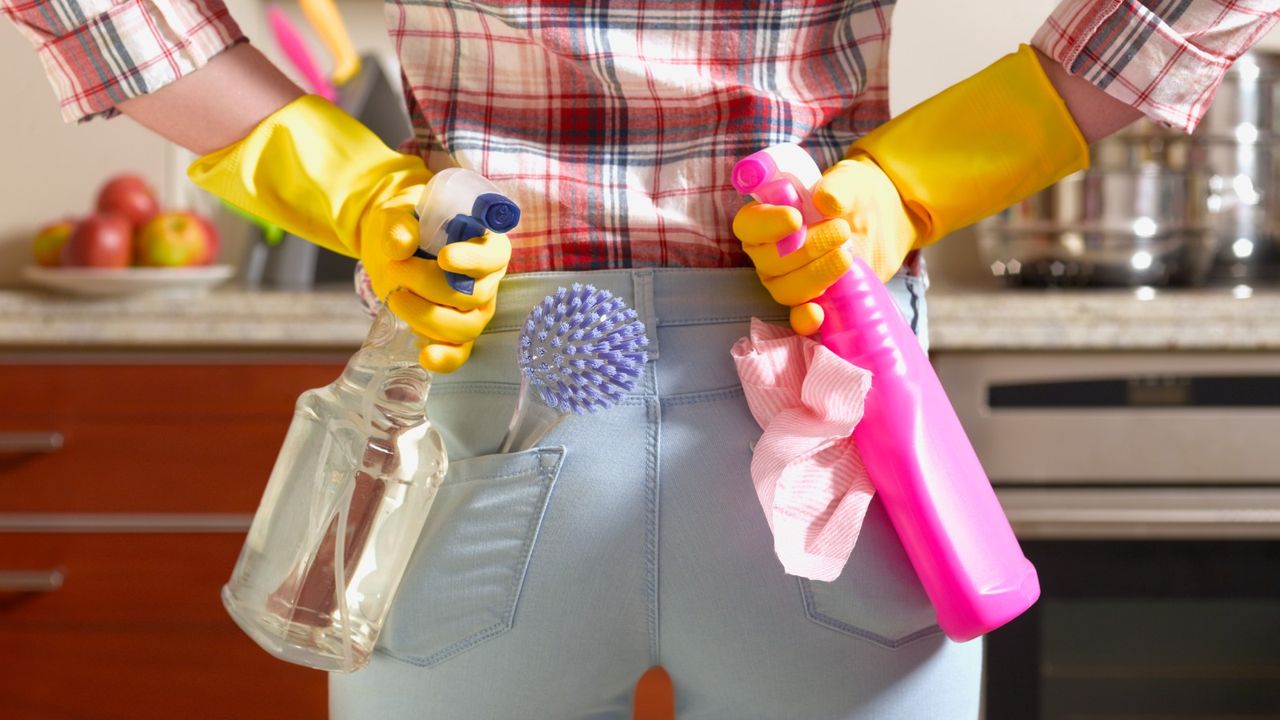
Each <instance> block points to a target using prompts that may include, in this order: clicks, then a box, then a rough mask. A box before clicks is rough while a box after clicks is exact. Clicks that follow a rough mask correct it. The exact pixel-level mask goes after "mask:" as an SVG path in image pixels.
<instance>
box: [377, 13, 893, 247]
mask: <svg viewBox="0 0 1280 720" xmlns="http://www.w3.org/2000/svg"><path fill="white" fill-rule="evenodd" d="M892 5H893V3H892V2H891V1H886V2H881V1H879V0H799V1H797V0H790V1H772V2H767V1H766V2H758V3H756V2H749V3H724V4H717V3H671V2H654V1H652V0H650V1H648V2H646V1H645V0H631V1H629V2H620V1H618V0H609V1H602V2H594V3H584V2H540V3H523V2H522V3H514V2H511V3H508V2H477V1H467V0H388V2H387V3H386V6H385V7H386V13H387V20H388V26H389V28H390V32H391V35H392V38H393V40H394V41H395V43H396V47H397V51H398V53H399V57H400V62H401V66H402V68H403V72H404V82H405V89H406V99H407V100H408V103H409V110H410V116H411V118H412V120H413V124H414V127H415V138H414V140H413V141H411V143H410V146H409V147H408V148H406V149H407V150H410V151H414V152H418V153H420V154H422V155H423V156H424V157H425V158H426V159H427V161H428V164H429V165H430V166H431V167H433V168H440V167H447V166H450V165H460V166H462V167H466V168H470V169H473V170H476V171H478V172H481V173H483V174H484V175H486V176H488V177H489V178H490V179H492V180H493V181H494V182H495V183H497V184H498V185H499V186H500V187H502V189H503V191H504V192H506V193H507V194H509V195H510V196H511V197H512V198H513V199H515V200H516V202H517V203H519V204H520V206H521V209H522V211H523V217H522V221H521V225H520V228H519V229H518V230H517V231H516V232H514V233H512V235H511V237H512V243H513V246H514V248H515V250H514V255H513V258H512V264H511V271H512V272H529V271H535V270H550V269H554V270H589V269H602V268H625V267H664V266H665V267H670V266H678V267H732V266H742V265H748V264H749V261H748V259H747V258H746V256H745V255H744V254H743V253H742V252H741V249H740V245H739V243H738V241H737V240H736V239H735V238H734V237H733V235H732V232H731V222H732V217H733V213H734V212H735V211H736V210H737V209H738V207H740V206H741V205H742V202H743V198H742V197H740V196H739V195H738V194H737V193H736V192H735V191H734V190H733V188H732V186H731V185H730V183H729V172H730V169H731V168H732V166H733V163H734V162H735V161H736V160H737V159H739V158H741V157H743V156H745V155H747V154H750V153H751V152H754V151H755V150H758V149H760V148H761V147H765V146H767V145H771V144H774V143H779V142H788V141H790V142H800V143H801V144H802V145H803V146H804V147H805V148H806V149H808V150H809V152H810V153H811V154H812V155H813V156H814V157H815V159H816V160H817V161H818V164H819V165H820V166H823V167H825V166H827V165H829V164H831V163H833V162H835V160H837V159H838V158H839V157H840V155H841V153H842V152H843V150H844V148H845V147H847V146H848V144H849V143H850V142H852V141H853V140H854V139H855V138H857V137H858V136H859V135H862V134H864V133H866V132H867V131H868V130H870V129H871V128H873V127H875V126H876V125H879V124H880V123H882V122H884V121H885V120H886V119H888V113H889V109H888V90H887V86H886V81H887V67H886V64H887V59H888V38H889V19H890V13H891V11H892Z"/></svg>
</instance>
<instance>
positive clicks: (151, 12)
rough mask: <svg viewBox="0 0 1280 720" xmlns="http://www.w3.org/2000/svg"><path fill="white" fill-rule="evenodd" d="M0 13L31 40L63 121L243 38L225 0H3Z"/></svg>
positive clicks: (149, 87)
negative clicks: (51, 86) (51, 87)
mask: <svg viewBox="0 0 1280 720" xmlns="http://www.w3.org/2000/svg"><path fill="white" fill-rule="evenodd" d="M0 13H3V14H4V15H5V16H6V17H8V18H9V19H10V20H12V21H13V22H14V24H16V25H17V27H18V30H19V32H21V33H22V34H23V35H24V36H25V37H26V38H27V39H28V40H30V41H31V44H32V45H34V46H35V48H36V53H37V54H38V55H39V57H40V61H41V63H42V64H43V65H44V70H45V73H46V74H47V75H48V77H49V82H50V83H51V84H52V85H53V90H54V92H55V93H56V94H57V96H58V103H59V105H60V106H61V109H62V118H63V120H66V121H67V122H83V121H86V120H90V119H92V118H94V117H97V116H104V117H111V116H113V115H117V114H119V111H117V110H116V105H117V104H118V103H120V102H122V101H124V100H127V99H129V98H131V97H136V96H138V95H143V94H146V93H149V92H153V91H155V90H157V89H159V88H161V87H164V86H165V85H167V84H169V83H171V82H173V81H174V80H177V79H178V78H180V77H182V76H184V75H188V74H190V73H192V72H195V71H196V70H198V69H200V68H201V67H203V66H204V65H205V63H207V62H209V60H210V59H211V58H213V57H214V56H215V55H217V54H218V53H220V52H222V51H224V50H226V49H227V48H229V47H231V46H233V45H236V44H237V43H240V42H244V41H245V37H244V35H243V34H242V33H241V32H240V27H239V26H238V25H237V24H236V22H235V20H233V19H232V18H231V15H230V14H229V13H228V12H227V8H226V6H225V5H223V3H222V0H0Z"/></svg>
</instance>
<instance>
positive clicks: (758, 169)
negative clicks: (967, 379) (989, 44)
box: [733, 144, 1040, 642]
mask: <svg viewBox="0 0 1280 720" xmlns="http://www.w3.org/2000/svg"><path fill="white" fill-rule="evenodd" d="M820 177H821V171H820V170H819V169H818V166H817V165H816V164H815V163H814V161H813V158H811V157H810V156H809V154H808V153H807V152H805V151H804V150H803V149H802V148H800V147H799V146H797V145H791V144H784V145H775V146H773V147H769V148H766V149H764V150H761V151H759V152H756V153H753V154H751V155H749V156H747V157H746V158H743V159H742V160H740V161H739V162H738V163H737V164H736V165H735V166H734V168H733V185H734V188H736V189H737V190H738V192H740V193H742V194H744V195H751V196H752V197H754V198H755V199H756V200H759V201H760V202H763V203H769V204H774V205H789V206H791V207H794V208H796V209H798V210H800V211H801V214H802V215H804V218H805V223H806V224H810V223H812V222H815V221H820V220H822V219H825V218H823V216H822V215H821V213H818V212H817V210H816V209H815V208H814V207H813V201H812V198H811V196H810V190H811V189H812V188H813V186H814V184H816V183H817V181H818V179H819V178H820ZM797 236H798V237H797ZM804 237H805V228H801V229H800V230H799V231H797V232H796V233H793V234H792V235H790V236H788V237H786V238H784V239H783V241H781V242H779V243H778V253H779V254H780V255H786V254H787V253H790V252H794V251H795V250H796V249H798V248H799V247H800V246H801V245H802V244H803V243H804ZM815 302H817V303H818V304H819V305H820V306H821V307H822V310H823V313H824V318H823V322H822V327H821V333H822V344H823V345H825V346H826V347H827V348H829V349H830V350H832V351H833V352H835V354H836V355H839V356H840V357H841V358H843V359H845V360H847V361H849V362H850V363H852V364H854V365H856V366H858V367H861V368H864V369H866V370H869V371H871V375H872V384H871V390H870V392H869V393H868V394H867V399H866V407H865V410H864V413H863V417H862V421H861V422H859V423H858V426H857V427H856V428H855V429H854V431H853V439H854V443H855V444H856V445H857V447H858V452H859V454H860V455H861V456H862V461H863V464H864V465H865V466H866V468H867V472H868V474H869V475H870V476H871V481H872V483H873V484H874V485H875V488H876V493H877V494H878V495H879V496H880V498H881V500H882V502H883V503H884V508H885V512H886V513H887V514H888V516H889V519H890V521H892V523H893V526H894V529H895V530H896V531H897V533H898V538H899V539H900V540H901V541H902V545H903V547H904V548H905V550H906V552H907V557H909V558H910V560H911V564H912V566H913V567H914V568H915V571H916V574H917V575H918V576H919V578H920V583H921V584H922V585H923V586H924V590H925V593H927V594H928V596H929V600H930V601H931V602H932V603H933V607H934V610H935V612H936V613H937V616H938V625H939V626H941V628H942V630H943V632H945V633H946V634H947V637H949V638H951V639H952V640H955V641H957V642H964V641H966V640H971V639H973V638H975V637H978V636H979V635H983V634H985V633H987V632H990V631H992V630H994V629H996V628H998V627H1000V626H1001V625H1003V624H1005V623H1006V622H1008V621H1010V620H1012V619H1013V618H1015V617H1017V616H1018V615H1021V614H1022V613H1023V612H1024V611H1025V610H1026V609H1027V608H1029V607H1031V605H1032V604H1033V603H1035V601H1036V600H1037V599H1038V598H1039V597H1040V582H1039V579H1038V578H1037V576H1036V570H1035V567H1034V566H1033V565H1032V564H1031V562H1030V561H1029V560H1027V558H1026V556H1025V555H1023V553H1022V548H1021V547H1020V546H1019V545H1018V539H1017V538H1016V537H1015V536H1014V534H1013V528H1012V527H1011V526H1010V525H1009V519H1008V518H1007V517H1006V516H1005V514H1004V509H1003V508H1001V507H1000V502H999V500H997V499H996V494H995V491H994V490H993V489H992V487H991V482H990V481H989V480H988V479H987V475H986V472H985V471H984V470H983V469H982V465H981V463H980V462H979V461H978V456H977V453H975V452H974V450H973V446H972V445H971V444H970V443H969V438H968V436H967V435H965V432H964V428H963V427H961V426H960V420H959V418H957V417H956V412H955V409H954V408H952V406H951V402H950V401H949V400H948V399H947V395H946V393H945V392H944V391H943V389H942V384H941V383H940V382H939V381H938V376H937V375H936V374H935V373H934V372H933V366H932V365H930V364H929V359H928V357H927V356H926V355H925V352H924V350H923V348H921V347H920V343H919V342H918V341H917V340H916V337H915V334H914V333H913V332H912V331H911V328H910V327H909V326H908V325H907V323H906V321H905V320H904V319H903V317H902V315H901V313H900V312H899V310H898V307H897V305H896V304H895V303H894V301H893V298H892V297H891V296H890V295H889V290H888V289H887V288H886V287H885V286H884V284H883V283H881V282H880V280H879V278H877V277H876V275H875V273H874V272H872V270H871V268H870V267H868V266H867V264H866V263H865V262H863V260H862V259H861V258H855V259H854V262H853V267H852V268H851V269H850V270H849V272H847V273H845V274H844V276H843V277H841V278H840V279H839V280H837V281H836V282H835V283H834V284H833V285H832V286H831V287H829V288H828V289H827V291H826V292H825V293H823V294H822V295H821V296H820V297H818V298H817V299H816V300H815Z"/></svg>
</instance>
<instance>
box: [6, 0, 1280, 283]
mask: <svg viewBox="0 0 1280 720" xmlns="http://www.w3.org/2000/svg"><path fill="white" fill-rule="evenodd" d="M892 6H893V2H892V0H790V1H788V2H782V1H781V0H779V1H776V2H759V3H743V2H709V3H700V4H698V5H696V6H695V5H693V4H689V5H685V4H683V3H670V2H655V1H654V0H647V1H646V0H610V2H602V3H584V2H567V1H563V0H561V1H550V0H547V1H543V2H519V3H516V2H501V1H498V0H490V1H481V0H388V2H387V3H386V5H385V8H386V15H387V22H388V26H389V29H390V32H391V35H392V38H393V39H394V40H395V43H396V47H397V50H398V53H399V57H400V61H401V65H402V71H403V77H404V89H405V95H406V100H407V102H408V106H409V110H410V116H411V118H412V120H413V123H414V126H415V128H416V133H415V137H414V138H413V139H411V140H410V141H409V142H408V143H407V144H406V145H405V147H404V149H405V150H406V151H409V152H417V153H420V154H421V155H422V156H423V157H424V158H426V160H427V161H428V164H429V165H430V166H432V167H436V168H439V167H443V166H446V165H461V166H463V167H468V168H471V169H474V170H477V171H479V172H481V173H483V174H485V175H487V176H489V177H490V178H491V179H493V180H494V181H495V182H497V183H498V184H499V185H500V186H501V187H502V188H503V189H504V191H506V192H508V193H509V194H510V195H511V196H512V197H513V198H514V199H515V200H516V201H517V202H519V203H520V205H521V207H522V209H523V211H524V216H523V220H522V223H521V227H520V229H519V231H518V232H516V233H513V234H512V242H513V245H514V247H515V253H514V256H513V259H512V267H511V270H512V271H513V272H526V271H533V270H547V269H568V270H585V269H596V268H615V267H641V266H688V267H718V266H738V265H746V264H748V263H749V261H748V259H747V258H746V257H745V255H743V253H742V252H741V250H740V247H739V244H738V242H737V240H735V239H734V238H733V236H732V234H731V232H730V224H731V219H732V215H733V212H734V211H735V210H736V209H737V208H738V207H739V206H740V205H741V204H742V199H741V198H740V197H738V196H737V195H736V194H735V193H734V191H733V189H732V188H731V186H730V184H729V171H730V168H731V167H732V165H733V162H734V161H735V160H737V159H738V158H740V157H742V156H743V155H746V154H748V153H749V152H751V151H753V150H756V149H758V148H760V147H764V146H766V145H770V144H773V143H777V142H783V141H794V142H800V143H801V144H802V145H804V146H805V147H806V148H807V149H808V150H809V151H810V153H812V154H813V155H814V156H815V157H816V158H817V160H818V162H819V163H820V164H822V165H824V166H825V165H827V164H830V163H832V162H834V161H835V160H836V159H838V158H839V157H840V155H841V153H842V152H843V150H844V148H845V147H846V146H847V145H848V144H849V143H850V142H852V141H853V140H854V139H856V138H857V137H858V136H859V135H861V134H863V133H865V132H867V131H868V130H870V129H871V128H873V127H875V126H876V125H878V124H880V123H882V122H884V121H885V120H887V119H888V117H889V109H888V93H887V87H886V81H887V70H886V63H887V59H888V39H889V27H890V16H891V12H892V9H893V7H892ZM1278 6H1280V0H1244V1H1232V0H1063V1H1062V2H1061V4H1060V5H1059V7H1058V8H1057V9H1056V10H1055V11H1054V12H1053V14H1052V15H1051V16H1050V18H1049V19H1048V21H1047V22H1046V23H1045V25H1044V26H1043V27H1042V28H1041V29H1040V31H1039V32H1038V33H1037V34H1036V36H1035V38H1034V39H1033V44H1034V45H1035V46H1036V47H1038V48H1040V49H1041V50H1042V51H1044V52H1045V53H1046V54H1048V55H1049V56H1050V57H1052V58H1054V59H1055V60H1057V61H1058V62H1060V63H1062V64H1063V66H1064V67H1066V68H1068V69H1069V70H1070V71H1071V72H1072V73H1073V74H1077V75H1080V76H1081V77H1084V78H1085V79H1086V80H1088V81H1090V82H1092V83H1094V84H1095V85H1096V86H1098V87H1099V88H1102V89H1103V90H1104V91H1106V92H1107V93H1109V94H1111V95H1112V96H1114V97H1116V98H1119V99H1120V100H1122V101H1124V102H1126V103H1129V104H1131V105H1133V106H1134V107H1136V108H1138V109H1139V110H1141V111H1142V112H1144V113H1146V114H1147V115H1149V116H1151V117H1153V118H1154V119H1156V120H1157V121H1160V122H1162V123H1164V124H1167V125H1172V126H1175V127H1180V128H1184V129H1188V130H1189V129H1192V128H1193V127H1194V126H1195V124H1196V122H1197V121H1198V120H1199V118H1200V117H1201V116H1202V115H1203V113H1204V111H1205V108H1206V107H1207V105H1208V102H1209V100H1210V99H1211V98H1212V96H1213V92H1214V90H1215V89H1216V88H1217V86H1218V84H1219V83H1220V82H1221V80H1222V77H1223V75H1224V73H1225V71H1226V69H1227V68H1228V66H1229V65H1230V64H1231V62H1232V61H1234V59H1235V58H1236V57H1237V56H1238V55H1239V54H1240V53H1242V52H1243V51H1244V50H1246V49H1248V47H1249V46H1250V45H1251V44H1252V43H1253V42H1255V41H1256V40H1257V39H1258V38H1259V37H1260V36H1261V35H1262V34H1263V33H1264V32H1265V31H1266V30H1267V29H1269V28H1270V26H1271V25H1272V24H1273V23H1274V22H1275V20H1276V17H1275V13H1276V11H1277V7H1278ZM691 8H696V11H695V10H693V9H691ZM0 11H2V12H3V13H4V14H6V15H7V16H9V17H10V18H11V19H13V20H14V21H15V22H16V23H17V24H18V26H19V28H20V29H21V30H22V31H23V33H24V34H25V35H26V36H27V37H28V38H29V39H30V40H31V41H32V42H33V43H34V44H35V45H36V47H37V49H38V52H39V53H40V57H41V59H42V60H43V62H44V66H45V68H46V70H47V72H48V73H49V76H50V79H51V81H52V83H53V85H54V89H55V90H56V92H57V94H58V96H59V98H60V100H61V105H62V110H63V115H64V117H66V118H68V119H71V120H83V119H87V118H89V117H93V116H95V115H98V114H111V113H112V112H113V108H114V106H115V104H116V103H118V102H120V101H121V100H123V99H125V98H128V97H132V96H135V95H138V94H141V93H145V92H149V91H152V90H154V89H156V88H158V87H160V86H162V85H163V84H165V83H166V82H171V81H172V80H173V79H175V78H177V77H180V76H182V75H184V74H186V73H189V72H191V71H193V70H195V69H197V68H198V67H200V66H201V65H202V64H204V63H205V62H207V61H208V59H209V58H211V57H212V56H214V55H216V54H217V53H218V52H221V51H222V50H225V49H226V48H227V47H229V46H231V45H233V44H235V43H237V42H240V41H242V40H243V36H242V35H241V34H240V31H239V28H238V27H237V26H236V25H235V23H234V22H233V21H232V20H231V18H230V17H229V16H228V15H227V12H226V9H225V7H223V5H222V4H221V2H220V0H0Z"/></svg>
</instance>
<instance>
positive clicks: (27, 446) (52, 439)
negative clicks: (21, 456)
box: [0, 432, 63, 453]
mask: <svg viewBox="0 0 1280 720" xmlns="http://www.w3.org/2000/svg"><path fill="white" fill-rule="evenodd" d="M62 440H63V438H62V433H60V432H0V453H51V452H54V451H56V450H58V449H60V448H61V447H62Z"/></svg>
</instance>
